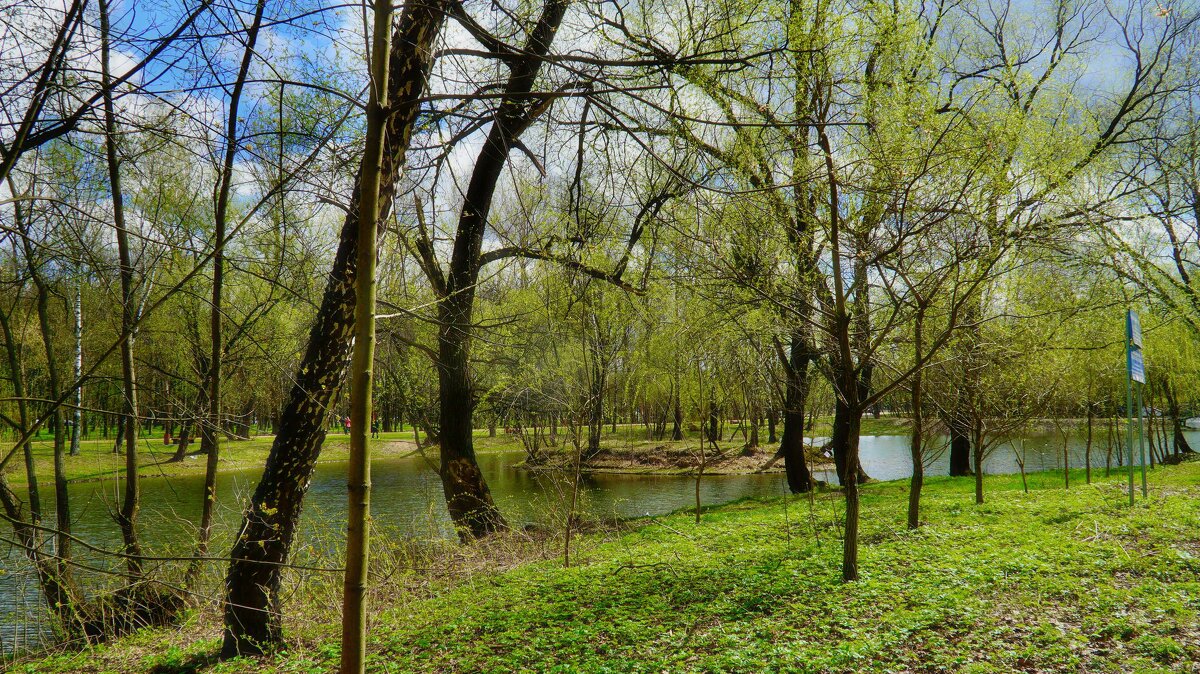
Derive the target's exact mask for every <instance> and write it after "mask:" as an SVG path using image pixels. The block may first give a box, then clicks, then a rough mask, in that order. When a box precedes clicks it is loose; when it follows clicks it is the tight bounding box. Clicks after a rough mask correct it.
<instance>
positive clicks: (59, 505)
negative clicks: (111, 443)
mask: <svg viewBox="0 0 1200 674" xmlns="http://www.w3.org/2000/svg"><path fill="white" fill-rule="evenodd" d="M8 187H9V190H10V192H12V193H13V194H16V192H15V190H14V185H13V182H12V181H9V183H8ZM13 212H14V219H15V223H16V226H17V231H18V232H19V234H20V237H21V245H22V247H23V248H24V251H25V262H26V265H27V271H28V273H29V278H30V279H31V280H32V281H33V285H34V289H35V290H36V292H37V298H36V307H37V316H38V327H39V328H40V332H41V338H42V349H43V352H44V354H45V356H46V378H47V380H48V384H49V392H48V395H47V397H48V398H49V399H50V400H58V398H59V395H60V394H61V392H62V384H61V382H60V380H59V373H58V359H57V358H56V357H55V353H54V332H53V328H52V327H51V321H50V287H49V286H48V285H47V284H46V280H45V278H44V277H43V275H42V270H41V269H40V268H39V267H38V262H37V260H36V259H35V251H34V247H33V242H32V240H31V239H30V236H31V235H32V232H30V231H29V222H28V221H27V220H26V218H25V217H24V211H23V209H22V208H21V205H20V203H19V202H17V203H14V205H13ZM7 327H8V326H5V328H6V331H7ZM9 352H10V363H11V359H12V357H13V355H14V354H12V350H11V349H10V350H9ZM17 367H19V363H18V364H17ZM13 372H14V384H15V383H16V382H17V380H18V379H19V378H20V375H19V374H18V371H17V370H14V371H13ZM63 418H64V415H63V410H62V407H61V406H59V405H55V407H54V413H53V416H52V417H51V418H50V421H51V422H52V424H53V427H52V429H51V430H52V432H53V433H54V449H53V452H54V455H53V456H54V506H55V521H56V536H55V549H54V555H53V556H52V559H54V567H55V573H57V574H59V575H60V576H61V577H62V578H63V583H64V584H66V585H71V584H72V582H71V567H70V565H69V562H70V560H71V501H70V499H69V498H68V497H67V476H66V468H65V466H64V464H63V460H64V456H63V455H64V454H65V453H66V451H67V447H66V436H65V434H64V432H63ZM22 423H23V424H24V423H27V421H25V420H23V421H22ZM27 445H28V443H27ZM26 462H27V468H26V472H27V475H29V477H31V478H33V477H34V475H33V472H32V466H31V465H30V464H29V456H28V454H27V455H26ZM30 486H31V487H32V489H33V493H34V494H36V492H37V486H36V483H35V482H34V481H31V482H30ZM39 509H40V506H39ZM37 518H38V519H39V520H40V519H41V516H40V513H38V516H37Z"/></svg>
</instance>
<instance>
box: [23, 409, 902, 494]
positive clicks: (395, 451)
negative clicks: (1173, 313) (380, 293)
mask: <svg viewBox="0 0 1200 674" xmlns="http://www.w3.org/2000/svg"><path fill="white" fill-rule="evenodd" d="M831 423H832V417H822V418H818V419H817V420H816V422H815V423H814V426H813V428H812V429H811V430H810V431H809V433H810V434H813V435H817V436H824V435H828V434H829V428H830V424H831ZM908 426H909V422H908V420H907V419H904V418H899V417H883V418H880V419H874V418H871V417H868V418H866V419H863V435H902V434H905V433H907V432H908ZM733 428H734V425H732V424H730V425H728V427H727V428H726V437H729V438H730V439H729V441H730V443H733V444H736V443H737V442H738V440H740V439H741V437H742V436H741V435H740V434H739V435H738V436H737V439H734V438H732V437H731V436H730V435H729V434H730V433H732V429H733ZM781 429H782V426H781ZM603 432H604V435H603V442H604V443H605V445H606V446H614V447H625V446H630V447H634V448H639V449H645V451H647V452H653V451H656V448H658V447H662V446H669V447H683V446H689V447H691V446H696V445H697V443H698V442H699V440H698V438H699V431H698V430H696V429H689V430H688V431H687V432H686V433H685V440H684V441H683V442H677V443H674V442H669V441H668V442H663V441H655V440H647V439H646V429H645V427H644V426H641V425H628V424H625V425H620V426H618V427H617V430H616V431H615V432H613V431H612V430H611V429H610V427H609V426H605V427H604V430H603ZM760 433H761V441H762V442H763V443H766V441H767V431H766V427H765V426H764V427H763V428H762V429H761V431H760ZM349 437H350V436H349V435H345V434H343V433H342V432H341V431H338V430H334V431H330V432H329V433H328V435H327V436H326V439H325V446H324V447H323V449H322V451H321V459H320V460H321V462H332V461H345V460H346V458H347V456H348V452H349V448H350V441H349ZM273 438H274V436H271V435H260V436H255V437H253V438H251V439H249V440H227V439H226V440H222V442H221V459H220V470H221V471H234V470H242V469H250V468H261V467H262V465H263V462H264V461H265V460H266V458H267V452H268V451H270V449H271V441H272V439H273ZM114 442H115V439H113V438H106V439H100V438H95V439H86V440H83V441H82V442H80V447H79V455H78V456H67V457H64V467H65V469H66V477H67V480H68V481H70V482H85V481H89V480H102V479H108V478H116V477H118V476H119V475H120V474H121V473H122V472H123V471H124V470H125V456H124V454H117V453H114V452H113V444H114ZM31 446H32V448H33V458H34V467H35V471H36V473H37V475H38V481H39V482H40V483H44V484H46V485H47V486H50V485H52V484H53V479H54V443H53V440H52V438H51V437H50V435H49V434H48V433H46V432H42V433H41V434H39V435H38V436H37V437H36V439H35V440H34V441H33V442H32V445H31ZM415 448H416V445H415V444H414V443H413V433H412V431H411V430H406V431H402V432H392V433H382V434H380V437H379V442H377V443H374V444H373V445H372V452H373V453H374V455H375V456H376V457H378V458H383V457H389V456H404V455H408V454H411V453H412V452H413V451H414V449H415ZM9 449H11V445H10V446H8V447H4V451H8V450H9ZM176 449H177V446H176V445H166V444H163V441H162V433H161V430H158V431H157V432H155V433H153V434H151V433H146V434H144V436H143V437H142V441H141V443H140V445H139V456H138V458H139V461H140V466H141V471H140V472H141V474H142V475H144V476H146V477H155V476H172V477H177V476H181V475H203V474H204V470H205V462H204V457H203V456H198V455H196V454H195V452H196V451H197V450H199V449H200V443H199V441H195V442H193V443H192V444H191V445H190V447H189V450H188V451H189V452H191V453H192V454H191V455H190V456H189V457H188V458H185V459H184V460H182V461H171V458H172V457H173V455H174V454H175V450H176ZM475 449H476V451H478V452H503V451H521V450H522V449H523V445H522V444H521V441H520V438H518V437H517V436H515V435H509V434H505V433H503V432H497V435H496V436H495V437H489V435H488V431H487V430H486V429H476V430H475ZM434 451H435V452H436V450H434ZM7 477H8V481H9V484H10V485H12V486H13V487H22V486H24V485H25V484H26V482H27V480H26V476H25V470H24V467H23V465H22V461H21V459H20V458H19V457H17V458H16V459H14V460H13V461H11V462H10V464H9V467H8V468H7Z"/></svg>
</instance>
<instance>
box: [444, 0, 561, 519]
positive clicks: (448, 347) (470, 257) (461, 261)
mask: <svg viewBox="0 0 1200 674" xmlns="http://www.w3.org/2000/svg"><path fill="white" fill-rule="evenodd" d="M568 1H569V0H546V2H545V4H544V6H543V11H542V15H541V17H540V18H539V19H538V22H537V24H536V25H535V26H534V27H533V29H532V30H531V31H530V32H529V38H528V41H527V43H526V45H525V48H524V50H523V51H521V52H519V53H520V56H519V57H518V58H515V59H512V60H511V62H510V64H509V68H510V73H509V78H508V82H507V83H506V85H505V88H504V92H503V93H504V98H503V99H502V102H501V103H500V105H499V107H498V109H497V110H496V112H495V115H494V117H493V119H494V121H493V122H492V126H491V129H490V130H489V131H488V135H487V138H486V139H485V140H484V142H483V146H482V147H481V148H480V149H479V154H478V156H477V157H476V160H475V168H474V170H473V171H472V172H471V178H470V180H469V181H468V183H467V189H466V193H465V194H464V195H463V204H462V210H461V212H460V213H459V218H458V229H457V231H456V232H455V236H454V246H453V252H452V253H451V257H450V265H449V269H448V271H447V273H446V274H445V278H444V280H442V279H441V278H438V279H437V284H438V285H440V286H441V287H440V288H438V290H439V299H438V302H437V309H438V382H439V384H440V388H439V391H438V398H439V402H440V408H441V411H440V416H439V420H440V422H441V428H440V429H439V432H440V433H441V441H442V442H441V466H440V468H441V478H442V491H443V493H444V494H445V496H446V505H447V508H448V509H449V511H450V517H451V518H452V519H453V520H454V526H455V529H457V531H458V534H459V537H460V538H462V539H463V540H470V539H472V538H479V537H481V536H486V535H488V534H491V533H493V532H495V531H498V530H501V529H504V528H507V523H506V522H505V521H504V518H503V517H502V516H501V515H500V510H499V509H498V508H497V507H496V504H495V503H494V502H493V501H492V495H491V492H490V490H489V489H488V486H487V481H485V480H484V479H483V473H482V472H480V470H479V464H478V462H477V461H476V460H475V446H474V440H473V438H472V435H471V431H472V429H473V427H474V424H473V417H474V411H475V399H474V391H473V387H472V384H471V374H470V367H469V363H470V357H471V335H472V333H473V332H474V330H475V326H474V323H473V321H472V312H473V309H474V304H475V290H476V286H477V284H478V282H479V272H480V269H481V267H482V265H483V260H482V257H481V253H482V249H483V239H484V234H485V233H486V231H487V223H488V215H489V213H490V212H491V207H492V199H493V197H494V196H495V193H496V186H497V184H498V183H499V180H500V175H501V173H502V172H503V170H504V166H505V164H506V163H507V162H508V153H509V151H511V150H512V148H513V147H514V146H515V145H519V144H520V138H521V135H522V134H523V133H524V132H525V130H526V129H528V128H529V126H530V125H531V124H532V123H533V122H534V121H535V120H536V119H537V118H538V116H540V115H541V114H542V113H544V112H545V111H546V110H547V109H548V108H549V104H550V101H549V100H546V99H543V98H541V97H533V96H531V93H532V91H533V85H534V82H535V81H536V79H537V76H538V73H539V72H541V67H542V64H543V63H545V60H546V59H545V56H546V54H548V53H549V51H550V45H551V43H552V42H553V41H554V36H555V34H556V33H557V32H558V27H559V25H561V24H562V20H563V17H564V16H565V14H566V11H567V4H568Z"/></svg>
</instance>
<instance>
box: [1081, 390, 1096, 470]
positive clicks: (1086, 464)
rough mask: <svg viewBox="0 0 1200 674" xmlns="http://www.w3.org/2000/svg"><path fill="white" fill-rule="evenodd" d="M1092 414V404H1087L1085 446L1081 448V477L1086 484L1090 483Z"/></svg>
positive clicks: (1093, 414)
mask: <svg viewBox="0 0 1200 674" xmlns="http://www.w3.org/2000/svg"><path fill="white" fill-rule="evenodd" d="M1094 412H1095V410H1094V409H1093V408H1092V403H1090V402H1089V403H1088V404H1087V444H1086V445H1084V447H1083V470H1084V473H1083V475H1084V480H1086V481H1087V483H1088V484H1091V483H1092V420H1093V419H1094V418H1095V416H1096V415H1095V413H1094Z"/></svg>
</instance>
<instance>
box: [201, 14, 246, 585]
mask: <svg viewBox="0 0 1200 674" xmlns="http://www.w3.org/2000/svg"><path fill="white" fill-rule="evenodd" d="M265 8H266V0H258V2H257V3H256V4H255V8H254V19H253V20H252V21H251V23H250V26H249V27H248V28H247V29H246V47H245V49H244V50H243V52H242V62H241V64H240V66H239V68H238V74H237V80H236V81H235V82H234V85H233V91H232V92H231V93H230V96H229V112H228V118H227V119H226V121H225V157H224V163H223V165H222V167H221V177H220V180H219V182H218V186H217V193H216V209H215V213H214V220H213V223H214V227H213V281H212V296H211V297H212V299H211V302H210V303H209V354H208V363H209V366H208V385H209V390H208V423H207V424H204V425H203V426H202V429H203V436H204V437H203V440H201V444H202V445H203V444H206V443H207V445H208V448H207V449H208V453H207V458H206V461H205V466H204V490H203V491H202V492H201V493H202V498H203V502H202V504H201V507H200V526H199V529H198V531H197V537H196V554H195V558H194V560H193V561H192V563H191V564H190V565H189V568H188V572H187V577H186V579H185V580H184V586H185V587H188V588H191V587H192V585H193V584H194V583H195V580H196V578H197V577H198V576H199V573H200V564H201V559H202V558H204V557H205V556H207V555H208V543H209V539H210V538H211V537H212V521H213V512H214V509H215V508H216V504H217V464H218V461H219V459H220V454H221V440H220V429H221V421H222V415H221V383H222V382H221V366H222V361H223V360H224V350H225V343H224V337H223V336H222V330H221V328H222V325H221V316H222V314H223V313H224V308H223V307H224V304H223V303H224V297H223V294H224V278H225V245H226V243H227V242H226V234H225V231H226V224H227V223H226V220H227V217H228V212H229V200H230V192H231V189H232V185H233V169H234V159H235V158H236V154H237V146H238V131H237V125H238V119H239V115H240V112H239V106H240V103H241V98H242V91H243V89H244V87H245V84H246V77H247V75H248V74H249V72H250V63H251V61H252V59H253V57H254V44H255V42H257V41H258V31H259V27H260V26H261V25H262V18H263V12H264V10H265Z"/></svg>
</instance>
